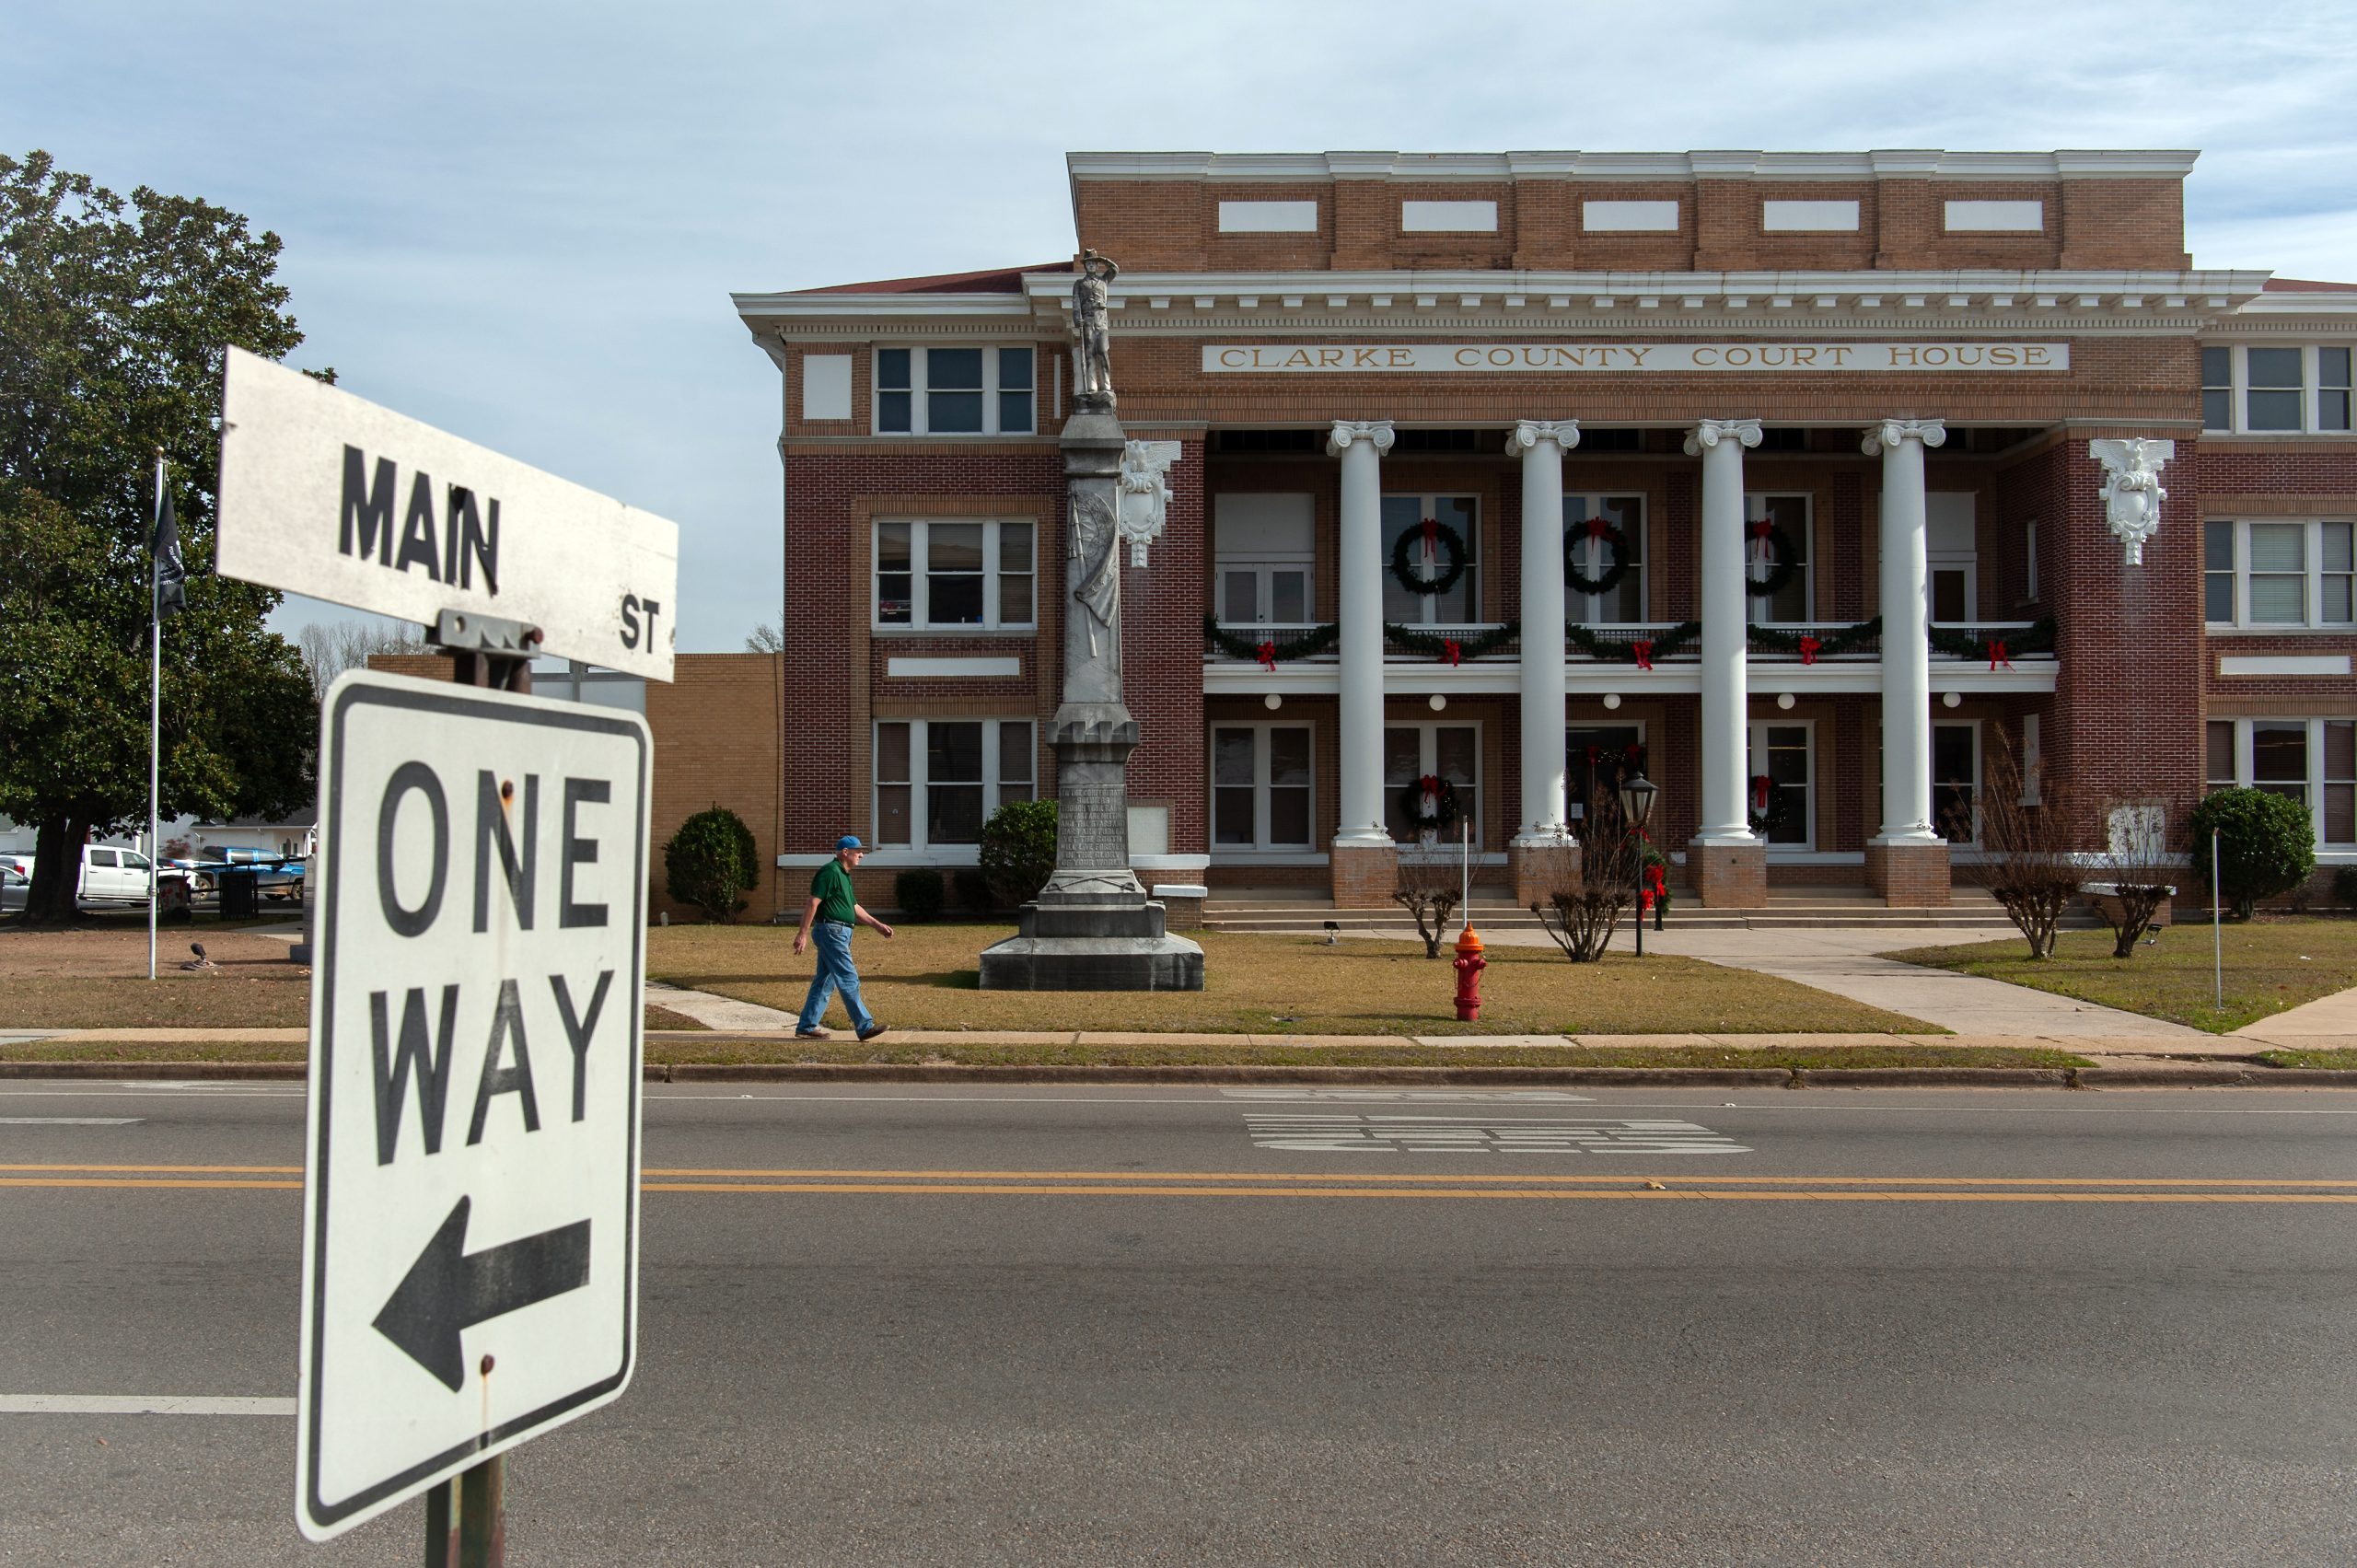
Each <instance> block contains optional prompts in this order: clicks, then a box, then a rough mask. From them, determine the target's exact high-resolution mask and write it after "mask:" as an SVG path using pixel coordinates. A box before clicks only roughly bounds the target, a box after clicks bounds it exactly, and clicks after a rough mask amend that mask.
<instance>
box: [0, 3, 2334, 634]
mask: <svg viewBox="0 0 2357 1568" xmlns="http://www.w3.org/2000/svg"><path fill="white" fill-rule="evenodd" d="M2352 13H2357V7H2352V6H2349V5H2348V4H2347V3H2346V0H2342V3H2340V4H2335V3H2333V0H2326V3H2324V4H2316V3H2313V0H2310V3H2308V4H2303V5H2300V6H2279V5H2276V4H2273V3H2271V0H2246V3H2244V4H2239V5H2235V6H2223V5H2184V4H2178V5H2172V4H2170V3H2168V0H2145V3H2144V4H2141V5H2135V6H2128V5H2113V4H2106V3H2097V0H2065V3H2063V4H2059V5H2058V4H2055V3H2054V0H2040V3H2035V4H1974V3H1970V0H1952V3H1950V4H1947V5H1944V6H1938V7H1902V6H1882V7H1873V6H1863V7H1862V6H1857V5H1854V4H1849V5H1825V4H1817V3H1815V0H1775V3H1771V4H1761V3H1759V0H1747V3H1745V4H1740V5H1734V4H1720V3H1718V0H1689V4H1687V5H1685V6H1679V7H1677V8H1675V9H1674V10H1672V11H1665V10H1662V9H1659V8H1655V7H1650V6H1636V5H1630V4H1619V5H1610V6H1599V5H1592V4H1588V5H1583V4H1578V3H1573V4H1568V5H1560V6H1532V5H1529V4H1527V3H1522V4H1515V5H1511V6H1492V5H1485V4H1480V3H1472V0H1457V3H1456V4H1452V5H1446V6H1438V5H1432V4H1395V3H1391V0H1353V3H1351V4H1346V5H1338V4H1318V5H1306V4H1301V5H1295V4H1287V3H1285V0H1257V3H1255V0H1196V3H1194V4H1190V5H1187V6H1152V7H1144V6H1139V7H1131V6H1120V5H1110V4H1108V5H1099V6H1069V5H1060V6H1045V5H1033V4H1029V3H1028V0H998V3H996V4H985V5H975V4H972V3H971V0H960V3H958V4H948V5H939V4H934V3H931V0H916V3H911V0H898V3H888V4H883V5H866V6H843V5H840V4H826V5H819V4H815V3H811V0H758V3H747V4H737V5H718V4H709V3H705V0H672V3H671V4H669V5H667V6H651V5H647V4H644V0H640V3H637V4H631V5H621V4H613V3H610V0H567V3H565V4H563V5H554V4H520V3H503V0H465V3H463V4H444V3H440V0H432V3H428V0H403V3H402V4H400V5H394V6H371V7H366V8H364V7H360V6H344V5H338V4H333V3H322V0H287V3H264V0H215V3H213V4H205V5H192V4H189V3H188V0H170V3H168V4H167V3H157V0H20V3H19V4H17V5H14V6H9V7H8V8H7V12H6V16H5V17H0V67H5V74H4V75H0V80H5V81H6V90H5V91H4V92H0V146H5V147H6V148H8V149H10V150H11V151H14V152H17V153H22V152H24V151H27V150H29V149H31V148H34V147H41V148H46V149H47V150H49V151H50V152H52V153H53V154H54V155H56V157H57V158H58V160H59V162H60V163H61V164H62V165H63V166H64V167H66V168H74V169H78V170H81V171H83V172H86V173H87V174H89V175H91V176H93V177H94V178H96V179H98V180H100V181H101V182H102V183H105V184H107V185H110V186H112V187H114V188H115V189H117V190H119V191H124V192H128V191H129V190H130V189H132V188H133V187H134V186H136V185H139V184H142V183H145V184H149V185H154V186H157V187H158V188H160V189H164V190H168V191H174V192H182V193H185V194H190V195H198V196H203V197H205V198H208V199H210V200H212V201H215V202H219V203H224V204H226V205H227V206H230V207H233V208H236V209H238V210H239V211H241V212H243V213H245V214H247V215H249V216H250V218H251V219H252V220H253V222H254V223H255V225H256V226H260V227H267V228H271V229H274V230H276V231H277V232H278V233H279V234H280V235H281V236H282V237H284V239H285V241H286V252H285V259H284V267H283V271H282V275H283V276H284V279H285V281H286V282H287V283H288V284H289V285H291V286H292V287H293V289H294V308H295V310H296V315H297V317H298V318H299V319H300V320H301V322H302V325H303V327H304V329H305V331H307V332H308V334H309V341H308V342H307V343H305V344H304V345H303V347H302V348H300V349H298V350H297V351H296V354H295V356H294V362H295V363H296V364H299V365H303V366H322V365H332V366H335V367H336V369H337V370H338V371H339V372H340V373H341V375H342V377H343V385H344V386H345V387H346V388H348V389H351V390H353V391H355V392H357V393H359V394H360V395H361V396H363V397H366V398H369V399H372V400H374V401H378V402H382V403H385V404H387V405H389V406H390V407H392V408H395V409H398V410H400V411H401V412H404V413H408V414H412V415H413V416H415V417H417V418H420V419H424V420H426V421H428V422H430V423H432V424H438V425H441V426H443V427H445V428H447V429H449V430H451V431H454V432H457V433H458V434H459V435H462V436H467V437H469V438H470V439H472V440H475V441H478V442H481V443H482V444H483V445H485V446H489V447H497V448H499V449H501V450H503V451H505V452H508V453H511V454H513V455H514V456H516V457H517V458H520V459H523V460H525V461H527V462H530V463H534V464H537V465H539V466H540V467H543V468H546V469H549V470H553V471H555V472H557V473H560V474H563V475H564V476H565V477H567V478H569V479H572V480H575V481H576V482H580V483H583V484H586V485H588V486H590V487H591V488H593V489H596V490H600V491H604V492H606V493H608V494H612V495H616V496H620V497H621V498H622V499H624V500H626V501H629V502H631V503H632V504H633V505H640V506H644V507H646V508H648V509H650V510H653V511H656V512H659V513H662V514H663V515H665V516H667V517H672V518H674V519H676V520H677V521H678V522H679V525H680V555H681V560H680V594H681V599H682V614H681V617H680V621H679V647H680V649H681V650H682V651H683V652H698V651H722V650H729V649H735V648H737V647H740V646H742V645H743V639H744V636H745V633H747V632H748V631H749V630H750V628H751V627H752V626H753V625H754V623H755V622H757V621H774V620H775V619H776V618H777V582H778V567H779V556H780V552H781V544H780V537H779V520H778V505H779V499H778V496H779V485H778V477H777V459H776V452H775V447H774V442H775V439H776V435H777V405H778V389H777V377H776V373H775V372H774V371H773V370H772V368H771V366H770V364H769V362H768V360H767V359H766V358H764V357H763V356H762V355H761V353H760V352H759V351H758V350H757V349H755V348H754V347H753V345H752V343H751V342H750V340H749V338H748V337H747V335H746V333H745V331H744V329H743V327H742V326H741V325H740V324H739V323H738V322H737V319H736V317H735V316H734V314H733V313H732V312H731V311H730V309H729V305H728V295H729V292H730V291H731V290H744V289H781V288H799V287H806V286H809V285H818V284H827V283H840V282H846V281H850V280H853V279H859V278H869V277H885V276H894V275H900V274H905V273H928V272H948V271H954V270H959V269H964V268H970V267H981V266H993V265H1007V264H1016V263H1024V262H1035V261H1045V260H1048V259H1050V258H1053V257H1057V256H1063V255H1069V254H1070V253H1071V251H1072V250H1073V248H1074V239H1073V234H1072V219H1071V211H1070V207H1069V204H1068V200H1067V196H1066V189H1065V184H1064V176H1063V165H1062V155H1063V153H1064V152H1065V151H1066V150H1067V149H1069V148H1075V147H1085V148H1092V149H1106V148H1201V149H1210V150H1215V151H1222V152H1260V151H1318V150H1323V149H1327V148H1388V149H1397V150H1405V151H1417V152H1429V151H1466V150H1481V151H1493V150H1503V149H1508V148H1515V149H1523V148H1585V149H1591V150H1606V149H1613V150H1624V149H1632V150H1664V149H1666V150H1680V149H1686V148H1693V147H1765V148H1773V149H1779V150H1794V149H1808V150H1814V149H1842V150H1847V149H1856V148H1867V147H1949V148H1972V149H1992V148H1994V149H2023V148H2026V149H2040V150H2043V149H2050V148H2054V147H2105V146H2129V147H2198V148H2200V149H2202V155H2203V156H2202V158H2201V162H2200V165H2199V166H2198V167H2197V168H2196V169H2195V172H2194V174H2193V177H2192V180H2191V183H2190V185H2189V220H2190V225H2191V236H2190V249H2191V250H2192V251H2193V253H2194V259H2195V261H2196V262H2197V264H2199V265H2202V266H2252V267H2268V268H2272V269H2274V270H2275V271H2277V272H2279V273H2283V274H2285V275H2288V276H2293V277H2326V278H2342V279H2346V278H2351V277H2357V145H2352V144H2357V108H2353V107H2352V106H2357V25H2352V22H2357V14H2352ZM350 616H351V612H349V611H346V610H339V609H337V608H335V607H332V606H323V605H317V604H313V603H311V602H309V601H307V600H291V601H289V603H288V604H287V606H286V607H285V608H284V610H282V611H281V612H280V620H281V622H282V624H283V628H284V629H285V630H288V631H290V632H291V631H292V630H293V629H294V628H295V627H296V626H297V625H300V624H301V623H302V622H303V621H308V620H314V619H318V620H337V619H348V618H350Z"/></svg>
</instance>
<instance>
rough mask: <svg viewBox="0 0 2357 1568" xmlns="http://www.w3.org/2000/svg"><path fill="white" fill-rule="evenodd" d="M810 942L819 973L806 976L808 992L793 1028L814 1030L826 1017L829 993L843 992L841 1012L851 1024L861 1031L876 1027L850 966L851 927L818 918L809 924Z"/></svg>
mask: <svg viewBox="0 0 2357 1568" xmlns="http://www.w3.org/2000/svg"><path fill="white" fill-rule="evenodd" d="M810 940H811V943H812V944H813V945H814V946H815V947H817V948H818V950H819V972H818V973H817V974H814V975H812V976H811V977H810V994H809V996H808V997H807V998H805V999H804V1001H803V1004H802V1016H801V1018H800V1019H798V1020H797V1021H796V1022H795V1028H799V1029H815V1028H818V1027H819V1020H820V1019H821V1018H824V1017H825V1016H827V997H828V995H829V993H832V992H837V991H840V992H842V993H843V1011H845V1012H846V1013H849V1014H850V1015H851V1027H852V1028H854V1029H858V1030H861V1031H862V1032H865V1031H866V1030H868V1029H871V1028H875V1027H876V1015H875V1014H873V1013H871V1012H869V1011H868V1010H867V1005H866V1004H865V1003H864V1002H862V1001H861V1000H860V999H859V970H856V969H853V967H852V961H851V927H850V926H848V925H844V924H842V923H841V922H838V921H832V920H822V921H819V922H818V923H815V924H813V925H812V926H811V927H810Z"/></svg>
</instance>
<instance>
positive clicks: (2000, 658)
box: [1989, 639, 2014, 669]
mask: <svg viewBox="0 0 2357 1568" xmlns="http://www.w3.org/2000/svg"><path fill="white" fill-rule="evenodd" d="M2001 664H2002V665H2003V666H2004V667H2005V668H2007V669H2011V668H2014V661H2013V660H2011V659H2009V658H2007V657H2006V656H2005V645H2004V642H2003V640H2002V639H1998V640H1993V641H1991V643H1990V645H1989V668H1991V669H1994V668H1997V667H1998V666H1999V665H2001Z"/></svg>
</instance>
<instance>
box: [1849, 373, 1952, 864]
mask: <svg viewBox="0 0 2357 1568" xmlns="http://www.w3.org/2000/svg"><path fill="white" fill-rule="evenodd" d="M1947 438H1948V433H1947V427H1946V426H1945V425H1944V424H1941V423H1940V422H1939V421H1938V420H1936V419H1886V420H1884V421H1883V422H1882V423H1880V424H1872V425H1869V426H1867V427H1866V438H1865V443H1864V445H1865V453H1866V456H1868V457H1870V458H1871V457H1873V456H1875V454H1876V453H1880V454H1881V455H1882V831H1881V832H1879V833H1877V834H1875V837H1874V839H1873V840H1872V842H1875V843H1878V844H1894V843H1898V844H1923V843H1937V842H1940V836H1939V834H1937V833H1936V832H1934V831H1933V830H1932V649H1931V640H1930V631H1931V620H1932V610H1931V592H1930V584H1929V581H1928V576H1929V567H1928V566H1927V565H1926V563H1925V560H1924V550H1925V542H1924V507H1923V448H1925V447H1936V446H1938V445H1940V443H1942V442H1943V441H1945V440H1946V439H1947Z"/></svg>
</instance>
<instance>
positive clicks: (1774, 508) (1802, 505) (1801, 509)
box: [1743, 491, 1817, 625]
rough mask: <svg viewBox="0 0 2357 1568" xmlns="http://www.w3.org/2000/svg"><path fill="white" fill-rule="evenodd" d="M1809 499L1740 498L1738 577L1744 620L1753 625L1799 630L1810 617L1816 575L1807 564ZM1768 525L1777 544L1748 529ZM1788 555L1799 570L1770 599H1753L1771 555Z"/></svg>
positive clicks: (1777, 496)
mask: <svg viewBox="0 0 2357 1568" xmlns="http://www.w3.org/2000/svg"><path fill="white" fill-rule="evenodd" d="M1814 499H1815V498H1814V497H1813V496H1810V495H1808V494H1805V493H1803V494H1771V493H1763V492H1758V491H1755V492H1752V493H1750V494H1746V495H1745V496H1744V498H1743V563H1744V565H1743V575H1744V592H1743V602H1744V613H1745V618H1746V619H1747V620H1748V621H1752V622H1754V623H1755V624H1757V623H1759V622H1768V623H1771V624H1785V625H1791V624H1805V623H1806V622H1807V621H1808V620H1809V618H1810V617H1811V616H1812V615H1814V614H1816V612H1817V611H1816V604H1817V584H1816V581H1815V578H1816V572H1815V569H1814V567H1813V566H1812V564H1811V563H1810V560H1809V534H1810V532H1811V529H1810V528H1809V512H1810V506H1811V503H1812V502H1813V501H1814ZM1761 523H1771V524H1773V525H1775V527H1776V528H1778V529H1779V530H1781V535H1782V537H1781V538H1778V537H1772V536H1771V537H1765V538H1763V537H1761V536H1759V534H1757V533H1755V532H1754V529H1755V528H1757V527H1758V526H1759V524H1761ZM1782 549H1790V550H1791V551H1792V552H1794V556H1795V558H1796V559H1797V560H1798V562H1799V563H1800V565H1799V570H1797V571H1795V572H1794V574H1793V575H1792V577H1791V579H1790V580H1789V581H1787V582H1786V583H1785V584H1784V586H1783V587H1782V588H1780V589H1778V590H1777V591H1776V592H1775V593H1773V594H1755V593H1753V592H1752V591H1751V588H1752V585H1753V584H1755V583H1764V582H1766V581H1767V580H1768V578H1769V576H1770V575H1771V567H1772V565H1773V563H1774V552H1775V551H1777V550H1782Z"/></svg>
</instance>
